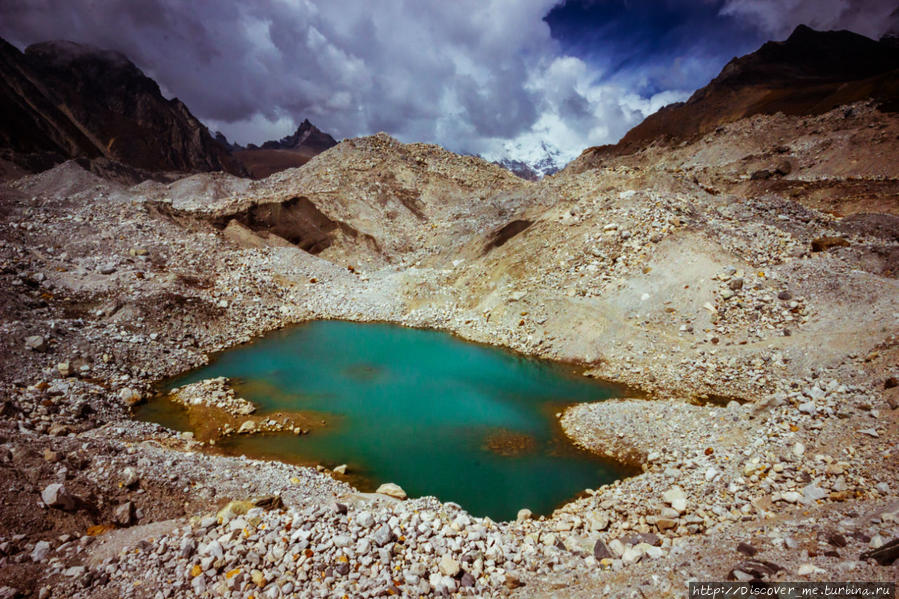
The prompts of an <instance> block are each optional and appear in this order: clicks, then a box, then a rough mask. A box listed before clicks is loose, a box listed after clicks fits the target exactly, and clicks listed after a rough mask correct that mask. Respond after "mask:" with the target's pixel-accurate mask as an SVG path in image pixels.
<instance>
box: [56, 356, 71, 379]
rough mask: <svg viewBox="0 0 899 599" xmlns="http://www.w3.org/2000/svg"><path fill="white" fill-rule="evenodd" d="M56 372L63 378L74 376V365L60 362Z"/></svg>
mask: <svg viewBox="0 0 899 599" xmlns="http://www.w3.org/2000/svg"><path fill="white" fill-rule="evenodd" d="M56 371H57V372H58V373H59V375H60V376H63V377H69V376H72V365H71V364H70V363H69V361H68V360H66V361H65V362H60V363H59V364H57V365H56Z"/></svg>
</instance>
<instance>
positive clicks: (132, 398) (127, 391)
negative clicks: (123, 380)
mask: <svg viewBox="0 0 899 599" xmlns="http://www.w3.org/2000/svg"><path fill="white" fill-rule="evenodd" d="M119 399H121V400H122V403H124V404H125V405H126V406H135V405H137V404H139V403H140V402H141V399H142V398H141V395H140V393H138V392H137V391H135V390H134V389H132V388H130V387H122V389H121V390H120V391H119Z"/></svg>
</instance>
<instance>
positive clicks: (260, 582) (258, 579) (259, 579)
mask: <svg viewBox="0 0 899 599" xmlns="http://www.w3.org/2000/svg"><path fill="white" fill-rule="evenodd" d="M250 579H251V580H252V581H253V584H255V585H256V586H257V587H259V588H260V589H261V588H262V587H264V586H265V585H267V584H268V581H267V580H266V579H265V575H264V574H263V573H262V572H260V571H259V570H251V571H250Z"/></svg>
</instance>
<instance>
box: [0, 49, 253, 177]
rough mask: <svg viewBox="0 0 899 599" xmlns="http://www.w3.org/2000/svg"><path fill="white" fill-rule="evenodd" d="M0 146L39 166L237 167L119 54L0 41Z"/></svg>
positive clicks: (201, 128) (16, 158)
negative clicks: (84, 162) (77, 161)
mask: <svg viewBox="0 0 899 599" xmlns="http://www.w3.org/2000/svg"><path fill="white" fill-rule="evenodd" d="M0 109H2V116H0V147H2V148H3V149H4V155H5V156H7V157H8V158H10V159H11V160H13V161H14V162H17V163H19V164H22V165H24V166H26V167H27V168H31V169H32V170H40V169H41V168H45V167H46V166H49V164H53V163H55V162H60V161H62V160H67V159H69V158H87V159H94V158H100V157H102V158H107V159H109V160H113V161H117V162H121V163H122V164H125V165H127V166H129V167H133V168H136V169H141V170H143V171H149V172H159V171H181V172H193V171H214V170H225V171H228V172H231V173H234V174H244V170H243V168H242V167H241V166H240V164H239V163H238V162H237V161H235V160H234V159H233V158H232V157H231V156H230V155H229V153H228V150H227V148H225V147H224V146H222V145H221V144H220V143H219V142H217V141H215V140H214V139H213V138H212V137H211V136H210V134H209V131H208V130H207V129H206V127H205V126H204V125H203V124H202V123H201V122H200V121H199V120H197V119H196V118H195V117H194V116H193V115H192V114H191V113H190V111H189V110H188V109H187V107H186V106H185V105H184V104H183V103H182V102H181V101H180V100H178V99H177V98H174V99H172V100H167V99H165V98H164V97H163V96H162V94H161V93H160V91H159V86H158V85H157V84H156V82H155V81H153V80H152V79H150V78H149V77H147V76H145V75H144V74H143V73H142V72H141V71H140V69H138V68H137V67H136V66H135V65H134V64H133V63H132V62H131V61H129V60H128V59H127V58H126V57H125V56H124V55H122V54H120V53H118V52H112V51H107V50H100V49H98V48H94V47H92V46H85V45H81V44H75V43H73V42H46V43H41V44H35V45H33V46H30V47H28V48H27V49H26V50H25V53H24V54H23V53H22V52H19V51H18V50H17V49H16V48H15V47H13V46H11V45H10V44H8V43H6V42H5V41H2V40H0Z"/></svg>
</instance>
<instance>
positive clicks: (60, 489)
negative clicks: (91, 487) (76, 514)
mask: <svg viewBox="0 0 899 599" xmlns="http://www.w3.org/2000/svg"><path fill="white" fill-rule="evenodd" d="M41 499H42V500H43V502H44V503H45V504H46V505H47V507H55V508H58V509H61V510H65V511H72V510H74V509H75V507H76V501H75V498H74V497H73V496H72V495H70V494H69V493H68V491H66V488H65V486H64V485H63V484H62V483H53V484H52V485H47V487H46V488H45V489H44V490H43V491H42V492H41Z"/></svg>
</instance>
